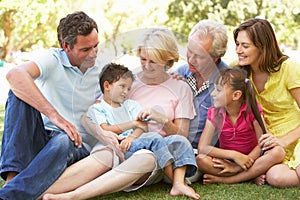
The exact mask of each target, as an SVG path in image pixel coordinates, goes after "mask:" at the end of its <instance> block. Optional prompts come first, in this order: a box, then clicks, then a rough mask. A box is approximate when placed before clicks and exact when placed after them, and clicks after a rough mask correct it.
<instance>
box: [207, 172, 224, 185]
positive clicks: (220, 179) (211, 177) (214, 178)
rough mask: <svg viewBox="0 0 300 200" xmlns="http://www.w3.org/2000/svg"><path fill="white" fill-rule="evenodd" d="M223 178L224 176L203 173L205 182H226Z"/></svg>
mask: <svg viewBox="0 0 300 200" xmlns="http://www.w3.org/2000/svg"><path fill="white" fill-rule="evenodd" d="M223 179H224V177H220V176H214V175H211V174H204V175H203V184H212V183H225V181H224V180H223Z"/></svg>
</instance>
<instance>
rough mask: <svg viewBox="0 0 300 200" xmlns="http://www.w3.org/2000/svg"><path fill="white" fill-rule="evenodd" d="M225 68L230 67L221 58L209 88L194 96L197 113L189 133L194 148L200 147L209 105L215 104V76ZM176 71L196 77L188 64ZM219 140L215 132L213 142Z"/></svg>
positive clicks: (182, 74) (184, 75) (186, 76)
mask: <svg viewBox="0 0 300 200" xmlns="http://www.w3.org/2000/svg"><path fill="white" fill-rule="evenodd" d="M223 68H228V65H227V64H226V63H225V62H223V61H222V60H220V62H219V64H218V66H217V69H216V71H215V72H214V75H213V76H212V77H211V78H210V79H209V88H208V89H206V90H203V91H202V92H201V93H199V94H197V95H196V96H195V97H194V106H195V109H196V113H197V115H196V116H195V118H194V119H192V120H191V122H190V128H189V135H188V139H189V141H190V142H191V143H192V146H193V148H194V149H197V148H198V143H199V140H200V136H201V134H202V132H203V129H204V126H205V122H206V118H207V112H208V109H209V107H211V106H213V99H212V97H211V96H210V94H211V93H212V91H213V90H214V84H213V79H214V76H215V74H217V73H218V71H219V70H221V69H223ZM176 72H177V73H179V74H180V75H181V76H183V77H184V78H185V79H186V80H187V79H188V78H189V77H190V76H194V77H195V74H194V73H192V72H191V71H190V70H189V66H188V64H185V65H182V66H180V67H179V68H177V70H176ZM217 142H218V134H217V133H215V137H214V138H213V140H212V144H213V145H215V144H217Z"/></svg>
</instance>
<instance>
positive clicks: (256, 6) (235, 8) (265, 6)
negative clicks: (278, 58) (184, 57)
mask: <svg viewBox="0 0 300 200" xmlns="http://www.w3.org/2000/svg"><path fill="white" fill-rule="evenodd" d="M291 5H293V6H291ZM167 14H168V16H169V19H168V21H167V22H166V23H167V25H169V26H170V27H172V29H173V30H174V31H176V32H179V33H181V34H184V35H188V33H189V31H190V30H191V28H192V27H193V26H194V25H195V24H196V23H197V22H198V21H200V20H201V19H208V18H209V19H212V20H216V21H220V22H223V23H224V24H225V25H226V26H227V27H228V30H229V32H230V33H232V30H233V29H234V28H235V27H236V26H237V25H238V24H239V23H241V22H243V21H245V20H247V19H250V18H254V17H261V18H265V19H267V20H269V21H270V22H271V23H272V24H273V25H274V29H275V31H276V35H277V38H278V41H279V42H280V43H282V44H286V45H292V46H293V47H295V48H297V46H296V45H297V43H296V42H297V41H298V39H299V31H300V1H299V0H272V1H265V0H173V1H172V2H171V3H170V4H169V7H168V10H167Z"/></svg>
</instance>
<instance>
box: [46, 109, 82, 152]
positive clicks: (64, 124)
mask: <svg viewBox="0 0 300 200" xmlns="http://www.w3.org/2000/svg"><path fill="white" fill-rule="evenodd" d="M49 120H50V121H51V122H52V123H53V124H54V125H55V126H57V127H58V128H60V129H62V130H64V131H65V132H66V133H67V134H68V135H69V137H70V139H71V140H72V141H73V142H74V144H75V145H76V146H77V147H79V148H81V147H82V138H81V135H80V133H79V132H78V131H77V129H76V127H75V126H74V125H73V124H72V123H70V122H68V121H67V120H66V119H64V118H63V117H62V116H61V115H59V114H58V113H57V112H56V113H54V114H53V115H51V116H49Z"/></svg>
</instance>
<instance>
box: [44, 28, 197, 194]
mask: <svg viewBox="0 0 300 200" xmlns="http://www.w3.org/2000/svg"><path fill="white" fill-rule="evenodd" d="M137 54H138V56H139V57H140V61H141V65H142V72H140V73H138V74H137V75H136V80H135V82H134V84H133V86H132V89H131V94H130V95H129V98H130V99H133V100H136V101H138V102H139V103H140V104H141V105H142V106H143V108H144V110H143V111H142V112H141V113H140V115H139V117H138V118H139V119H141V120H144V119H147V120H150V121H149V122H148V127H149V131H151V132H157V133H159V134H161V135H162V136H164V139H165V141H166V143H167V144H168V147H169V150H170V152H171V153H172V154H173V156H174V162H173V163H171V166H170V167H169V168H168V169H169V170H165V174H166V175H167V177H168V178H169V179H171V181H172V183H173V186H172V189H171V191H170V195H172V196H178V195H186V196H188V197H191V198H194V199H199V197H200V196H199V194H197V193H196V192H195V191H194V190H193V189H192V188H191V187H190V186H188V185H187V184H185V176H191V175H193V174H194V173H195V172H196V170H197V167H196V166H197V165H196V161H195V156H194V152H193V149H192V146H191V144H190V142H189V141H188V140H187V138H186V137H187V135H188V129H189V122H190V119H192V118H193V117H194V115H195V111H194V107H193V95H192V91H191V90H190V88H189V86H188V85H187V84H186V83H185V82H184V81H179V80H174V79H172V78H171V77H170V76H169V75H168V73H167V72H166V70H167V69H168V68H170V67H171V66H172V65H173V63H174V62H176V61H178V58H179V54H178V47H177V43H176V39H175V37H174V35H173V33H172V32H171V31H169V30H168V29H166V28H153V29H149V30H148V31H147V32H146V33H145V34H144V36H143V39H142V40H141V43H140V44H139V45H138V49H137ZM98 132H99V131H98ZM102 132H103V131H102ZM94 135H97V133H96V134H94ZM144 135H146V136H147V134H144ZM141 137H143V136H141ZM148 137H149V136H148ZM104 140H105V138H104ZM95 148H98V147H95ZM100 148H101V149H103V147H100ZM113 149H114V148H113ZM93 152H96V153H97V155H93ZM105 154H106V155H107V154H108V155H110V156H109V157H110V158H111V157H113V156H112V154H111V151H109V150H106V151H103V150H102V151H98V150H97V149H94V150H93V151H92V154H91V156H89V157H88V158H86V161H85V160H83V161H81V163H80V162H79V163H80V164H75V165H73V166H71V167H70V170H69V171H68V170H67V172H66V173H65V174H63V176H62V178H61V179H60V180H59V181H57V183H56V185H55V184H54V186H53V187H52V188H50V189H49V190H48V192H47V193H48V194H46V195H44V197H43V199H48V200H49V199H87V198H91V197H94V196H98V195H103V194H108V193H112V192H116V191H120V190H123V189H126V190H127V191H132V190H136V189H138V188H139V187H141V186H143V185H150V184H153V183H156V182H158V181H161V180H163V177H164V173H163V170H161V169H157V168H156V167H155V166H157V165H156V161H155V162H154V164H155V165H153V162H152V163H151V161H152V158H153V157H151V156H149V155H153V153H152V152H149V151H147V152H146V150H140V151H137V152H136V153H134V154H133V155H132V156H131V157H129V158H128V159H127V160H125V161H124V162H123V163H121V164H120V165H119V166H117V167H115V168H113V169H112V170H110V171H108V172H106V173H104V170H103V171H101V170H99V167H97V166H98V165H99V164H100V165H103V162H104V160H103V159H104V156H105ZM144 155H145V156H146V157H144ZM143 157H144V159H145V160H143V159H142V158H143ZM93 158H96V159H93ZM149 161H150V162H149ZM144 162H147V163H149V165H148V166H147V168H146V167H145V166H144V165H143V163H144ZM87 163H89V165H87ZM112 163H113V161H112V160H108V163H105V164H106V165H107V166H108V167H112ZM81 166H87V167H89V170H84V169H83V167H81ZM72 168H73V169H72ZM74 168H75V170H74ZM94 168H95V169H98V170H96V171H97V172H94V173H93V169H94ZM79 169H80V170H81V172H80V174H79V176H80V177H78V176H77V175H76V176H75V175H74V176H72V171H73V173H74V171H80V170H79ZM86 171H89V172H86ZM103 173H104V174H103ZM70 174H71V175H70ZM83 174H86V175H88V176H89V177H90V179H89V180H88V179H87V178H83V177H84V176H83ZM101 174H102V175H101ZM81 177H82V179H84V181H82V182H80V183H76V184H74V183H71V181H70V180H71V178H72V179H76V180H77V179H81ZM63 183H68V188H65V189H64V190H62V189H59V186H60V185H63ZM79 186H80V187H79ZM76 188H77V189H76ZM74 189H76V190H74ZM70 190H73V191H71V192H68V193H63V194H57V195H54V194H49V193H62V192H66V191H70Z"/></svg>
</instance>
